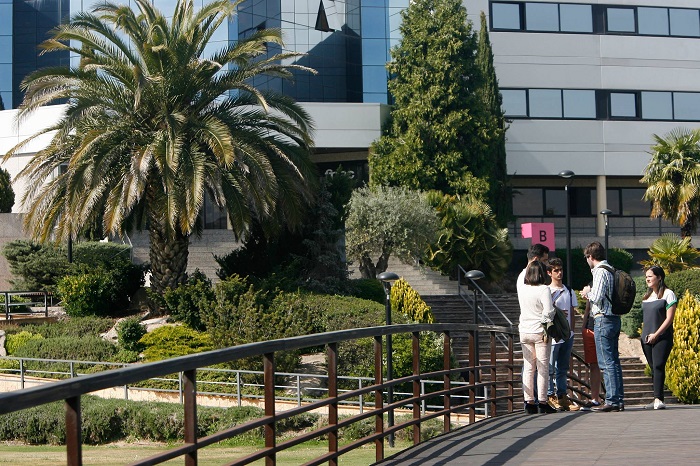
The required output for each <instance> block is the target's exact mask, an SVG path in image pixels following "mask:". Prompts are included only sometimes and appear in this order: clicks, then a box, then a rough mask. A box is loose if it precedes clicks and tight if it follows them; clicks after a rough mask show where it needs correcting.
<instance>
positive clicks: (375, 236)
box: [345, 186, 439, 278]
mask: <svg viewBox="0 0 700 466" xmlns="http://www.w3.org/2000/svg"><path fill="white" fill-rule="evenodd" d="M347 210H348V218H347V220H346V221H345V227H346V245H345V246H346V254H347V256H348V258H349V259H351V260H357V261H358V262H359V267H360V273H361V274H362V277H363V278H376V276H377V274H378V273H381V272H384V271H385V270H386V268H387V264H388V262H389V257H390V256H391V255H392V254H393V255H394V256H396V257H398V258H399V259H401V260H402V261H404V262H406V263H410V262H411V261H416V260H417V259H419V258H420V257H421V256H422V254H423V252H424V251H425V250H426V247H427V246H428V244H429V243H430V242H432V241H433V240H434V239H435V235H436V232H437V229H438V227H439V223H438V218H437V212H436V211H435V209H433V208H432V207H431V206H430V204H429V203H428V201H427V199H426V197H425V194H423V193H421V192H419V191H411V190H408V189H406V188H397V187H384V186H378V187H372V188H360V189H358V190H356V191H355V192H354V193H353V194H352V197H351V198H350V202H349V203H348V209H347Z"/></svg>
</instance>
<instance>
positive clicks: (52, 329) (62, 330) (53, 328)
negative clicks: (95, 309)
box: [22, 316, 114, 338]
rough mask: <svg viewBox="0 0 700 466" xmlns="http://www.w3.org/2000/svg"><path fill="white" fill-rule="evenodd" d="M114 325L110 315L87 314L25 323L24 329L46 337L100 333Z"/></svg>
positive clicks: (81, 335)
mask: <svg viewBox="0 0 700 466" xmlns="http://www.w3.org/2000/svg"><path fill="white" fill-rule="evenodd" d="M113 325H114V320H113V319H110V318H108V317H97V316H85V317H70V318H67V319H61V320H58V321H56V322H44V323H42V324H28V325H23V326H22V329H23V330H26V331H28V332H33V333H38V334H40V335H42V336H43V337H44V338H56V337H78V338H80V337H83V336H85V335H100V334H102V333H105V332H107V331H108V330H109V329H111V328H112V326H113Z"/></svg>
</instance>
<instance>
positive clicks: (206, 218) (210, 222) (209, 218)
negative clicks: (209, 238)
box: [202, 193, 228, 230]
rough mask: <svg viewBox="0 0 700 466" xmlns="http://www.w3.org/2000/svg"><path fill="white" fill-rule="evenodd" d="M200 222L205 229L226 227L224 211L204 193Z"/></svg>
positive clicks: (222, 228) (223, 228)
mask: <svg viewBox="0 0 700 466" xmlns="http://www.w3.org/2000/svg"><path fill="white" fill-rule="evenodd" d="M202 223H203V224H204V229H205V230H225V229H226V228H228V223H227V221H226V211H225V210H224V209H220V208H219V206H217V205H216V204H215V203H214V202H213V201H212V200H211V197H209V194H208V193H205V195H204V208H203V209H202Z"/></svg>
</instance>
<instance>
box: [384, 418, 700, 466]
mask: <svg viewBox="0 0 700 466" xmlns="http://www.w3.org/2000/svg"><path fill="white" fill-rule="evenodd" d="M698 463H700V406H691V405H669V407H668V408H667V409H665V410H658V411H654V410H651V411H650V410H645V409H644V408H643V407H632V408H626V409H625V411H624V412H620V413H615V412H613V413H594V412H581V411H579V412H570V413H556V414H535V415H527V414H524V413H520V414H508V415H504V416H499V417H495V418H491V419H486V420H484V421H479V422H477V423H476V424H473V425H470V426H466V427H464V428H461V429H458V430H455V431H452V432H450V433H448V434H444V435H441V436H439V437H436V438H433V439H431V440H428V441H426V442H423V443H421V444H419V445H417V446H414V447H412V448H410V449H408V450H404V451H403V452H401V453H399V454H397V455H395V456H393V457H391V458H388V459H387V460H385V461H383V462H381V463H379V464H381V465H382V466H385V465H402V466H410V465H416V466H433V465H470V466H472V465H481V464H493V465H496V464H517V465H530V464H531V465H543V464H566V465H607V464H616V465H617V464H629V465H646V464H649V465H650V464H698Z"/></svg>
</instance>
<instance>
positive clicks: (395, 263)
mask: <svg viewBox="0 0 700 466" xmlns="http://www.w3.org/2000/svg"><path fill="white" fill-rule="evenodd" d="M387 271H389V272H394V273H395V274H397V275H398V276H399V277H401V278H403V279H404V280H406V281H407V282H408V284H409V285H411V288H413V289H414V290H416V291H417V292H418V294H419V295H421V296H446V295H456V294H457V282H456V281H454V280H450V277H447V276H445V275H442V274H440V272H436V271H435V270H431V269H429V268H427V267H417V266H415V265H409V264H404V263H403V262H401V261H400V260H398V259H396V258H394V257H391V258H389V264H388V266H387ZM350 272H351V276H350V277H351V278H359V277H360V276H361V275H360V271H359V269H358V268H357V266H354V267H351V268H350Z"/></svg>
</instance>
